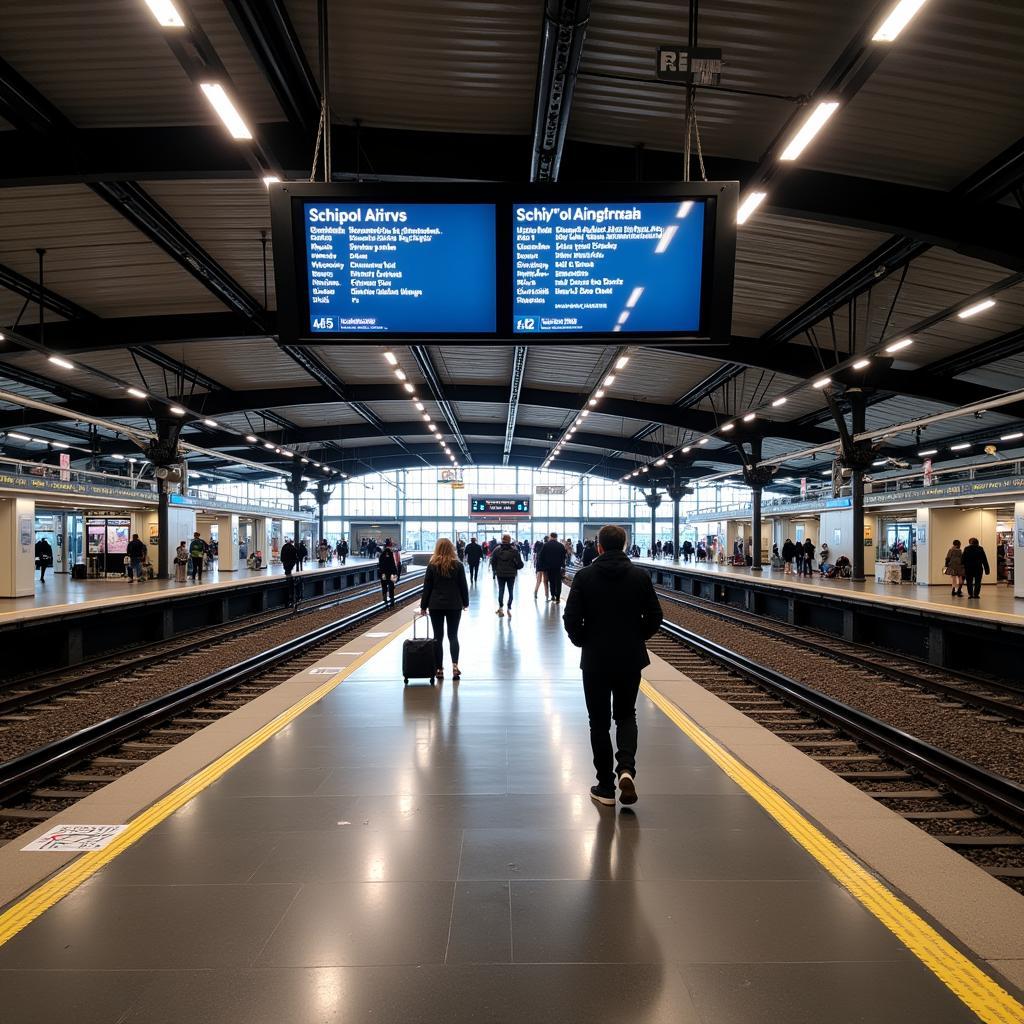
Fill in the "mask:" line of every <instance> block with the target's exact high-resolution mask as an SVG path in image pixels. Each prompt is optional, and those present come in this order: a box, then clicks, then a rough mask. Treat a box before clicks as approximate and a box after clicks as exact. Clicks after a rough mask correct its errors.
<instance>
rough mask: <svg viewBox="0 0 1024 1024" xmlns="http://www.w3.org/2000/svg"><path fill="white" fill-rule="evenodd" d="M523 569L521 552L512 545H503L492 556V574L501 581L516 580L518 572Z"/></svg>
mask: <svg viewBox="0 0 1024 1024" xmlns="http://www.w3.org/2000/svg"><path fill="white" fill-rule="evenodd" d="M522 567H523V559H522V556H521V555H520V554H519V552H518V551H517V550H516V549H515V548H514V547H512V545H511V544H502V545H501V547H499V548H498V550H497V551H495V552H494V554H493V555H491V572H493V573H494V575H495V576H497V577H498V578H499V579H503V580H508V579H514V578H515V575H516V573H517V572H519V570H520V569H522Z"/></svg>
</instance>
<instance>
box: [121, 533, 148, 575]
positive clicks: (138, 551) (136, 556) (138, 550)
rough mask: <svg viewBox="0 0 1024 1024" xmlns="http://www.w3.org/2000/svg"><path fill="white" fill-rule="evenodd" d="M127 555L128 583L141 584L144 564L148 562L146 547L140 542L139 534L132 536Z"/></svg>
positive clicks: (126, 551)
mask: <svg viewBox="0 0 1024 1024" xmlns="http://www.w3.org/2000/svg"><path fill="white" fill-rule="evenodd" d="M125 553H126V554H127V555H128V582H129V583H141V582H142V563H143V562H145V560H146V545H145V544H143V543H142V541H141V540H139V535H138V534H137V533H133V534H132V539H131V540H130V541H128V547H127V548H125Z"/></svg>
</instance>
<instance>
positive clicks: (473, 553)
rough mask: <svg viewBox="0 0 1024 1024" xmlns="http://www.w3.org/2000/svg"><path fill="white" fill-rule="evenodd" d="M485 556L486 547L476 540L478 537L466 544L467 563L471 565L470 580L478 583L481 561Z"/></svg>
mask: <svg viewBox="0 0 1024 1024" xmlns="http://www.w3.org/2000/svg"><path fill="white" fill-rule="evenodd" d="M483 557H484V549H483V548H482V547H480V545H479V544H478V543H477V542H476V537H473V538H471V539H470V542H469V543H468V544H467V545H466V565H468V566H469V582H470V583H476V578H477V575H478V574H479V572H480V561H481V559H482V558H483Z"/></svg>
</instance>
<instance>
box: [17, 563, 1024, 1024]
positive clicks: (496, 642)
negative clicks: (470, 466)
mask: <svg viewBox="0 0 1024 1024" xmlns="http://www.w3.org/2000/svg"><path fill="white" fill-rule="evenodd" d="M527 579H529V577H528V576H527V577H524V578H523V580H522V583H523V584H526V582H527ZM561 610H562V609H561V607H559V606H555V605H551V604H547V603H545V602H544V600H543V597H541V598H540V599H539V600H538V599H535V598H534V597H533V595H532V594H531V593H530V590H529V588H528V587H527V586H525V585H521V586H520V587H519V588H518V594H517V595H516V600H515V604H514V612H513V615H512V617H511V619H504V618H497V617H496V616H495V614H494V602H493V597H492V584H491V581H490V580H489V579H487V580H486V581H482V582H481V584H480V586H479V588H476V589H474V591H473V594H472V597H471V607H470V611H469V613H468V615H467V616H466V617H464V619H463V624H462V629H461V640H462V648H463V650H462V655H461V658H460V664H461V667H462V670H463V678H462V680H461V682H459V683H455V682H453V681H452V680H451V678H450V671H449V672H448V673H447V676H448V678H447V679H446V681H445V682H444V683H443V685H440V686H436V687H432V686H428V685H425V684H419V685H416V684H410V685H409V686H408V687H404V686H403V685H402V678H401V671H400V663H401V661H400V659H401V640H402V639H403V638H404V637H406V636H407V635H408V632H409V626H410V616H409V613H408V611H407V610H406V611H403V612H399V613H397V614H396V615H394V616H392V617H391V618H390V619H388V620H386V621H385V622H384V623H383V624H381V625H378V626H376V627H374V629H373V631H372V632H369V633H368V634H366V635H364V636H362V637H359V638H357V639H355V640H353V641H351V642H350V643H348V644H347V645H346V646H345V647H342V648H340V649H339V650H338V651H337V652H335V653H333V654H331V655H328V656H327V657H326V658H324V659H323V660H322V661H321V663H320V664H319V665H317V666H313V667H311V668H308V669H306V670H305V671H304V672H303V673H301V674H300V675H298V676H296V677H294V678H293V679H292V680H291V681H290V682H288V683H286V684H284V685H283V686H281V687H278V688H277V689H276V690H273V691H271V692H270V693H268V694H264V695H263V696H262V697H260V698H258V699H257V700H256V701H254V702H253V703H252V704H250V705H248V706H247V707H246V708H245V709H242V710H240V711H238V712H235V713H233V714H232V715H229V716H226V717H225V718H223V719H221V721H220V722H218V723H216V724H215V725H213V726H210V727H209V728H208V729H205V730H203V731H202V732H201V733H199V734H196V735H195V736H193V737H190V738H189V739H187V740H185V741H184V742H183V743H181V744H179V745H178V746H176V747H175V748H173V749H172V750H170V751H168V752H166V753H165V754H161V755H160V756H158V757H157V758H154V759H153V760H152V761H150V762H148V764H147V765H146V766H144V767H143V768H141V769H138V770H137V771H136V772H133V773H131V774H130V775H128V776H125V777H124V778H122V779H120V780H118V781H117V782H115V783H114V784H112V785H111V786H109V787H107V788H106V789H105V790H101V791H100V792H99V793H98V794H96V795H95V796H93V797H89V798H87V799H86V801H83V802H82V803H81V804H79V805H77V807H78V810H77V812H76V813H77V818H76V820H77V821H82V822H84V821H87V820H88V821H102V822H111V823H112V822H116V821H122V822H124V821H126V822H127V823H128V825H127V829H126V830H125V831H124V832H122V833H121V834H119V835H118V836H117V837H115V838H114V840H113V841H112V842H111V843H110V845H109V846H107V847H106V848H105V849H102V850H99V851H97V852H95V853H88V854H84V855H81V856H79V857H77V858H75V857H73V856H72V855H70V854H68V853H55V852H44V853H37V852H21V847H22V846H24V845H25V844H26V843H27V842H28V840H29V839H31V838H33V837H37V836H40V835H44V834H46V832H47V828H48V827H49V828H51V829H52V828H53V827H54V826H55V825H56V824H57V823H56V822H51V823H50V824H49V826H41V827H40V828H39V829H37V830H35V831H34V832H32V833H30V834H29V835H28V836H26V837H22V838H21V839H19V840H18V841H17V842H16V843H15V844H10V845H9V846H8V847H7V848H4V849H0V877H3V875H4V873H5V872H6V873H8V874H10V875H14V874H17V873H18V872H22V873H24V872H26V871H28V868H25V867H24V865H25V864H26V863H28V864H29V865H34V864H35V863H38V862H42V864H43V867H41V868H38V869H36V870H38V871H40V872H45V873H49V872H52V874H50V877H49V878H48V879H47V880H45V881H43V882H42V884H40V885H38V886H37V887H36V888H34V889H32V890H31V891H30V892H28V894H27V895H24V896H22V897H20V898H16V899H14V900H13V901H12V902H11V903H9V904H8V906H7V908H6V910H5V911H4V912H3V913H0V986H2V989H3V992H4V1000H3V1019H4V1022H5V1024H20V1022H23V1021H24V1022H27V1021H36V1020H39V1019H40V1017H41V1016H42V1015H44V1014H45V1015H46V1016H50V1017H58V1016H61V1017H63V1016H68V1015H71V1014H73V1015H74V1017H75V1020H76V1021H78V1022H79V1024H91V1022H100V1021H103V1022H114V1021H117V1022H123V1024H133V1022H146V1024H158V1022H162V1021H168V1022H171V1021H173V1022H175V1024H179V1022H181V1021H195V1022H206V1021H210V1022H212V1021H216V1022H219V1024H231V1022H234V1021H238V1022H243V1021H244V1022H246V1024H264V1022H266V1024H270V1022H273V1024H279V1022H280V1021H285V1020H287V1021H290V1022H295V1024H304V1022H314V1021H316V1022H328V1021H339V1022H340V1021H374V1022H376V1024H392V1022H394V1024H399V1022H401V1024H411V1022H434V1021H438V1022H441V1021H443V1022H445V1024H468V1022H473V1024H482V1022H519V1021H529V1022H531V1024H542V1022H558V1024H571V1022H574V1021H580V1022H583V1021H587V1022H591V1021H595V1020H599V1021H602V1022H606V1024H616V1022H626V1021H629V1022H665V1024H667V1022H672V1024H690V1022H694V1024H697V1022H700V1024H711V1022H714V1024H741V1022H742V1024H750V1022H752V1021H768V1020H778V1021H786V1022H787V1024H801V1022H804V1024H809V1022H812V1021H813V1022H819V1021H821V1020H825V1019H827V1020H829V1021H830V1022H833V1024H847V1022H849V1024H852V1022H853V1021H871V1022H872V1024H887V1022H896V1021H899V1022H901V1024H906V1022H912V1024H917V1022H920V1024H925V1022H927V1024H934V1022H938V1021H941V1022H943V1024H960V1022H968V1021H976V1020H985V1021H992V1022H995V1021H1021V1020H1024V1008H1022V1007H1021V1005H1020V1003H1019V1002H1017V1000H1016V998H1015V997H1014V995H1012V994H1010V992H1009V991H1008V990H1007V988H1006V987H1003V984H1002V983H1000V981H999V980H998V978H997V977H996V973H997V971H999V970H1000V969H1001V968H1000V966H999V963H1002V964H1003V965H1010V966H1012V963H1013V962H1016V963H1018V964H1020V963H1024V927H1020V925H1021V924H1022V923H1024V916H1022V914H1021V909H1020V908H1021V907H1022V906H1024V898H1022V897H1018V896H1015V895H1014V894H1013V893H1011V892H1009V891H1008V890H1006V889H1005V888H1004V887H1002V886H1001V885H1000V884H999V883H998V882H996V881H995V880H994V879H991V878H990V877H989V876H987V875H985V874H984V873H983V872H981V871H980V870H978V869H977V868H974V867H973V866H971V865H969V864H966V862H964V861H962V860H961V859H960V858H958V857H956V855H955V854H952V853H950V852H949V851H948V850H945V849H943V848H941V847H939V846H938V844H937V843H935V842H934V841H933V840H930V839H929V838H928V837H927V836H923V834H921V833H919V832H918V831H917V830H916V829H914V828H913V826H911V825H909V824H908V823H906V822H904V821H902V819H899V818H898V817H897V816H896V815H894V814H892V812H890V811H888V810H886V809H885V808H880V807H878V806H877V804H876V803H875V802H874V801H872V800H870V798H869V797H867V796H866V795H865V794H863V793H859V792H856V791H853V790H852V789H851V787H849V786H846V784H845V783H842V782H841V780H838V779H837V778H836V777H835V776H832V775H831V774H830V773H828V772H826V771H825V769H823V768H821V767H820V766H819V765H816V764H815V763H814V762H812V761H810V760H809V759H808V758H806V757H805V756H804V755H802V754H800V753H799V752H797V751H795V750H793V748H791V747H788V746H785V745H784V744H782V741H780V740H778V739H777V738H776V737H773V736H771V735H770V734H768V733H766V732H765V731H764V730H762V729H761V728H760V727H759V726H757V725H756V724H754V723H752V722H751V721H750V720H749V719H745V718H742V716H740V715H739V712H737V711H735V709H732V708H729V707H727V706H726V705H724V704H722V703H721V702H720V701H718V700H717V698H714V697H712V696H711V695H710V694H708V693H706V691H703V690H699V692H698V688H696V684H692V683H688V681H687V680H686V677H685V676H681V675H680V674H679V673H678V672H676V671H675V670H674V669H671V668H670V667H669V666H667V665H666V664H665V663H664V662H660V661H658V660H657V659H656V660H655V662H654V663H653V664H652V666H651V668H650V670H649V672H648V673H647V682H646V683H645V687H644V692H643V695H642V696H641V699H640V702H639V706H638V718H639V728H640V751H639V758H638V775H637V786H638V789H639V792H640V801H639V803H637V804H636V805H635V806H634V807H633V808H628V809H627V808H621V807H615V808H606V807H599V806H597V805H595V804H594V803H592V801H591V800H590V799H589V795H588V788H589V786H590V784H591V782H592V767H591V763H590V761H591V755H590V748H589V742H588V733H587V719H586V712H585V708H584V704H583V696H582V690H581V685H580V679H579V669H578V668H577V665H578V652H577V651H575V650H574V649H573V648H572V647H571V646H570V645H569V643H568V641H567V640H566V639H565V636H564V633H563V630H562V625H561ZM445 660H446V665H447V664H448V658H447V652H446V659H445ZM218 737H219V738H220V740H222V741H223V743H224V746H223V748H222V749H221V750H218V749H217V748H216V743H217V742H218V739H217V738H218ZM189 758H191V759H192V760H191V762H189V760H188V759H189ZM798 766H799V769H800V770H799V771H798V770H797V768H798ZM786 772H789V778H790V781H791V782H792V783H793V785H794V787H797V790H798V792H797V795H796V796H793V795H792V794H787V793H786V792H785V790H784V789H782V787H781V780H782V779H783V778H784V777H785V773H786ZM773 773H774V774H773ZM801 785H802V786H804V787H808V786H810V788H809V789H807V788H805V789H804V790H803V791H802V792H800V791H799V786H801ZM830 787H831V788H830ZM837 787H838V788H837ZM846 790H850V794H851V795H850V796H849V800H850V801H852V802H850V803H843V802H842V801H840V800H837V797H836V794H837V793H838V792H840V791H842V792H845V791H846ZM133 801H134V802H135V804H136V807H135V809H134V810H132V809H130V805H131V803H132V802H133ZM804 801H806V804H805V805H804V806H802V804H804ZM805 807H810V808H813V810H808V809H805ZM821 807H823V808H831V809H832V812H837V813H838V814H839V817H838V818H837V819H836V820H835V822H834V823H833V824H834V826H835V829H834V831H833V833H832V834H833V836H838V835H839V833H840V831H841V828H842V826H843V821H844V820H845V821H846V822H847V824H852V825H853V826H855V828H859V829H861V831H862V833H863V835H864V836H866V837H868V838H867V839H865V841H866V842H869V841H871V837H874V841H875V842H876V845H877V841H878V837H879V836H884V838H885V840H886V842H885V845H886V847H887V848H889V847H893V848H895V847H897V846H898V847H900V849H899V850H896V851H894V852H895V855H896V856H895V861H894V864H895V867H894V868H893V872H894V874H896V875H898V873H899V864H900V863H901V860H900V858H903V860H904V861H905V858H906V855H907V853H908V852H910V853H911V855H912V856H913V858H914V860H915V863H914V864H911V865H908V864H907V863H905V862H904V863H903V870H904V876H903V877H905V878H907V879H909V880H910V882H911V883H913V880H914V879H915V878H919V877H921V878H923V877H924V876H925V875H928V874H929V873H931V874H933V875H934V876H935V877H934V880H933V882H932V883H931V884H932V885H933V887H934V888H935V889H936V891H944V892H946V893H948V892H955V894H956V904H957V905H956V906H955V907H953V908H952V909H951V910H950V916H949V917H947V918H944V919H942V920H941V923H940V922H935V923H933V922H932V921H930V920H929V919H926V917H925V916H924V915H923V914H922V913H921V912H920V911H919V910H916V909H915V908H914V907H913V906H912V905H911V899H912V898H913V899H914V900H916V901H917V902H918V905H920V903H921V902H922V901H924V902H925V903H926V902H927V900H926V897H927V893H924V892H922V893H920V894H914V896H913V897H912V898H911V897H910V896H906V895H903V894H902V893H901V892H899V891H898V889H897V888H896V887H894V886H893V885H892V884H891V883H889V882H886V881H885V880H884V878H883V877H881V875H882V874H884V872H880V873H879V874H876V873H875V872H874V870H873V869H872V868H871V866H870V863H867V864H866V865H865V863H864V860H866V859H867V858H866V849H867V848H866V847H865V848H861V850H857V851H856V853H857V855H856V856H854V855H853V854H851V852H850V851H848V850H847V849H846V848H845V847H844V846H843V845H842V841H841V839H839V838H830V836H829V835H827V834H826V832H825V831H824V829H826V828H828V827H829V826H826V825H822V824H818V823H816V822H815V820H812V819H813V817H814V816H815V815H816V814H817V809H818V808H821ZM89 815H91V817H88V816H89ZM844 815H845V818H844ZM879 816H881V817H879ZM63 820H65V821H66V822H68V823H70V822H71V819H70V818H68V817H67V815H66V814H65V816H64V819H63ZM880 821H881V822H882V824H881V825H880V824H879V822H880ZM883 825H887V826H888V827H887V828H886V827H883ZM901 838H902V839H903V840H904V842H902V843H900V842H899V840H900V839H901ZM922 844H927V846H923V845H922ZM11 846H16V847H17V849H11ZM932 847H935V848H936V849H935V850H934V851H932V852H929V853H928V854H927V855H924V854H922V855H921V856H920V857H919V856H918V853H919V851H921V850H928V851H931V850H932ZM855 849H856V848H855ZM861 858H863V859H861ZM26 877H27V876H26ZM913 884H917V883H913ZM972 885H973V886H974V887H975V888H973V889H972ZM957 915H960V916H959V917H958V916H957ZM965 915H966V916H967V918H969V919H970V920H971V921H976V920H977V921H980V922H981V923H980V924H977V927H978V928H979V929H981V932H979V933H972V935H971V936H970V938H971V947H970V948H966V945H961V942H960V939H958V934H959V932H958V930H957V924H958V922H959V921H961V920H963V919H964V916H965ZM986 921H987V922H988V924H987V925H986ZM996 925H998V928H997V932H998V936H997V938H998V941H997V940H991V941H989V938H988V936H989V935H990V932H986V931H985V928H986V927H988V928H990V929H991V928H993V927H995V926H996ZM979 935H980V936H981V937H980V938H979ZM997 955H998V956H1001V957H1002V958H1003V959H1002V961H1000V962H997V959H996V958H997ZM1007 973H1009V967H1008V968H1007Z"/></svg>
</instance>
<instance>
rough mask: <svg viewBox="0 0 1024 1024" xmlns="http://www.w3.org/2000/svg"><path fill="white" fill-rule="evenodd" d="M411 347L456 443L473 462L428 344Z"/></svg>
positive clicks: (464, 455) (466, 457)
mask: <svg viewBox="0 0 1024 1024" xmlns="http://www.w3.org/2000/svg"><path fill="white" fill-rule="evenodd" d="M411 348H412V355H413V358H414V359H415V360H416V365H417V366H418V367H419V368H420V373H422V374H423V379H424V380H425V381H426V382H427V387H428V388H430V393H431V395H433V397H434V401H435V402H436V403H437V406H438V408H439V409H440V410H441V415H442V416H443V417H444V419H445V421H446V422H447V424H448V429H449V431H451V434H452V436H453V437H454V438H455V443H456V444H457V445H458V446H459V448H460V449H461V450H462V454H463V457H464V458H465V459H466V461H467V462H472V461H473V453H472V452H471V451H470V449H469V445H468V444H467V443H466V438H465V437H464V436H463V433H462V430H461V429H460V428H459V420H458V417H457V416H456V415H455V410H454V409H453V408H452V405H451V402H450V401H449V400H448V395H447V394H446V393H445V388H444V384H442V382H441V378H440V377H439V376H438V373H437V369H436V368H435V366H434V361H433V360H432V359H431V358H430V352H429V351H428V349H427V347H426V345H412V346H411Z"/></svg>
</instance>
